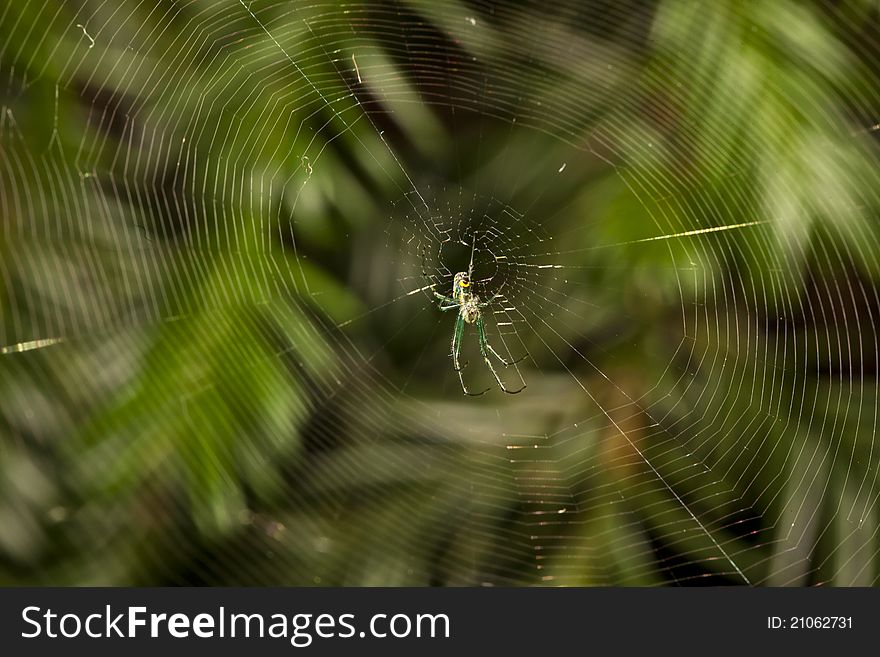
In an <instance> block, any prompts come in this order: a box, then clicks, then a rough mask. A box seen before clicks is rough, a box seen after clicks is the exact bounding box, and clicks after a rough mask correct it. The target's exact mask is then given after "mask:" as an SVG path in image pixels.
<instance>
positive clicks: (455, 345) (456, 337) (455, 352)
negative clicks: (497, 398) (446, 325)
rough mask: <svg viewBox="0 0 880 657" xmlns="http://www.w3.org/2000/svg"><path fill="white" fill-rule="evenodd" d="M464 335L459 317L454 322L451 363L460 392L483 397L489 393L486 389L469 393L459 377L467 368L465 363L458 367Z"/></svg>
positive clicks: (462, 378)
mask: <svg viewBox="0 0 880 657" xmlns="http://www.w3.org/2000/svg"><path fill="white" fill-rule="evenodd" d="M462 335H464V318H462V316H461V315H459V316H458V319H456V320H455V331H454V332H453V334H452V362H453V366H454V368H455V371H456V372H458V380H459V382H460V383H461V390H462V392H464V394H466V395H468V396H469V397H479V396H480V395H485V394H486V393H487V392H489V390H490V389H489V388H486V389H485V390H483V391H482V392H471V391H470V390H468V389H467V386H466V385H465V384H464V377H463V376H462V375H461V370H462V368H464V367H465V366H467V362H465V364H464V365H462V366H459V364H458V357H459V355H460V353H461V338H462Z"/></svg>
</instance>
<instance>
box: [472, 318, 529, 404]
mask: <svg viewBox="0 0 880 657" xmlns="http://www.w3.org/2000/svg"><path fill="white" fill-rule="evenodd" d="M477 334H478V335H479V338H480V353H482V354H483V360H484V361H485V362H486V365H488V366H489V371H491V372H492V376H494V377H495V380H496V381H497V382H498V387H499V388H501V389H502V390H503V391H504V392H506V393H507V394H508V395H515V394H517V393H518V392H522V391H523V390H525V389H526V384H525V381H523V386H522V388H520V389H519V390H508V389H507V388H506V387H505V386H504V382H503V381H501V377H500V376H498V372H496V371H495V366H494V365H492V361H491V360H489V350H490V349H491V350H492V353H493V354H495V355H496V356H497V355H498V354H497V352H496V351H495V350H494V349H492V347H491V346H490V345H489V341H488V340H486V328H485V326H484V325H483V318H482V317H480V318H479V319H477ZM499 358H500V356H499ZM502 362H504V363H505V365H506V364H507V363H506V362H505V361H504V360H503V359H502ZM511 364H512V363H511Z"/></svg>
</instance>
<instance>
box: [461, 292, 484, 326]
mask: <svg viewBox="0 0 880 657" xmlns="http://www.w3.org/2000/svg"><path fill="white" fill-rule="evenodd" d="M461 318H462V319H463V320H464V321H466V322H467V323H468V324H473V323H474V322H476V321H477V320H478V319H479V318H480V301H479V299H478V298H477V297H475V296H471V295H468V298H467V299H466V300H465V301H463V302H462V304H461Z"/></svg>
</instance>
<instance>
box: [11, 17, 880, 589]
mask: <svg viewBox="0 0 880 657" xmlns="http://www.w3.org/2000/svg"><path fill="white" fill-rule="evenodd" d="M27 5H28V6H27V7H15V6H12V5H9V6H7V8H6V9H5V10H4V11H3V13H2V15H0V30H2V32H3V33H4V34H5V35H8V39H6V41H5V44H4V45H3V46H2V47H0V80H2V81H3V82H2V84H3V85H4V87H5V94H4V100H3V107H2V114H0V140H2V141H0V143H2V153H0V171H2V191H3V194H2V202H0V208H2V212H3V216H4V217H5V220H4V226H3V233H2V235H3V237H2V240H0V248H2V249H3V256H2V260H0V263H2V265H0V266H2V269H0V272H2V279H0V280H2V281H3V295H2V299H3V301H2V304H3V306H2V322H0V345H3V347H2V352H3V353H2V356H0V357H2V362H0V368H2V369H3V370H4V376H3V378H2V381H3V383H2V384H0V388H2V390H0V392H2V394H3V397H4V399H6V400H7V402H5V403H4V405H3V410H2V412H0V418H2V427H3V434H2V435H3V449H4V451H5V452H6V454H7V455H8V458H5V459H4V461H3V465H2V466H0V484H2V486H3V490H4V495H3V506H2V510H3V514H4V516H3V517H8V518H10V519H12V520H11V521H10V526H11V527H12V528H13V529H11V530H10V531H9V532H8V535H7V536H6V537H4V538H0V551H2V553H3V554H4V556H5V558H6V561H7V563H8V564H10V565H9V566H4V571H3V572H4V578H5V580H7V581H11V582H40V583H55V584H58V583H126V584H128V583H135V584H137V583H142V584H157V583H218V584H309V583H317V584H350V585H351V584H355V585H373V584H382V585H393V584H408V585H425V584H467V585H478V584H485V585H494V584H540V583H546V584H556V585H594V584H641V585H654V584H668V583H684V584H693V583H703V582H706V583H738V584H822V583H831V584H842V585H855V584H874V583H875V582H876V578H877V577H878V572H877V563H878V559H877V553H878V549H880V544H878V536H877V528H878V506H877V499H878V494H880V486H878V484H880V482H878V480H877V477H878V467H880V462H878V458H880V455H878V454H877V451H876V450H875V438H876V427H877V413H876V409H877V405H878V404H877V402H878V399H877V389H876V385H875V381H874V378H875V376H876V354H877V336H876V332H875V329H874V325H875V321H874V314H875V313H876V312H878V308H880V304H878V297H877V293H876V287H875V279H876V275H877V272H878V263H877V260H876V257H875V256H874V253H875V252H876V249H874V248H873V247H874V246H875V245H876V244H877V234H876V228H875V225H874V224H875V223H876V222H875V221H874V217H875V216H876V215H875V210H876V208H877V207H878V198H877V195H876V192H875V190H876V189H878V188H880V186H878V185H877V183H878V180H877V171H878V169H877V167H876V159H875V158H876V151H875V147H874V144H873V141H872V139H873V135H874V129H873V128H871V127H870V126H872V125H874V124H875V123H876V111H875V108H876V106H877V102H876V100H877V99H876V91H874V90H875V89H876V88H877V87H876V86H872V84H873V83H875V82H876V81H875V75H874V71H872V70H871V69H870V68H869V65H867V64H862V63H860V62H866V61H876V57H874V56H873V55H875V54H876V53H875V43H876V40H875V37H876V35H875V34H874V33H873V32H872V28H871V27H870V25H871V23H870V20H868V18H869V15H868V14H861V13H859V12H857V11H855V10H852V11H849V10H848V11H844V10H836V11H835V12H833V11H832V10H830V9H828V10H827V12H825V13H822V12H821V11H819V10H818V9H812V8H804V7H799V6H798V5H796V4H795V3H791V4H788V3H778V4H776V5H775V8H773V9H761V8H752V9H749V10H748V11H749V12H751V13H745V12H746V11H747V9H745V8H743V7H741V6H739V4H738V3H730V5H729V6H728V4H725V3H719V4H718V5H717V6H715V7H711V8H710V7H706V8H695V7H691V8H690V9H688V8H687V7H685V6H684V5H677V6H676V3H671V2H660V3H657V4H656V5H654V6H651V7H646V6H642V5H641V4H639V3H632V4H629V3H605V2H588V3H558V4H557V5H555V6H554V7H553V8H552V9H549V10H548V9H547V8H546V7H542V6H541V5H540V4H539V3H522V4H516V5H513V4H510V5H508V4H506V3H486V2H474V3H467V4H465V3H459V2H452V1H450V0H444V1H443V2H431V3H427V2H404V3H345V4H335V3H326V2H315V3H309V4H304V3H278V2H259V1H257V0H254V1H253V2H247V1H246V0H229V1H227V0H222V1H220V0H216V1H210V2H175V3H155V4H151V3H120V4H118V5H108V4H106V3H98V2H96V3H91V2H86V3H81V4H77V5H75V6H73V5H63V4H56V3H53V2H35V3H27ZM792 26H795V27H797V28H798V30H800V32H799V33H801V34H811V35H816V34H818V35H820V36H822V35H825V37H824V40H821V43H822V44H823V47H822V48H818V47H817V48H816V49H815V50H808V49H802V48H800V47H798V46H797V44H792V43H789V42H788V41H787V38H788V37H786V34H787V33H788V32H789V31H792V33H794V32H796V31H797V30H794V28H792ZM731 35H733V36H731ZM818 38H819V37H817V39H818ZM725 39H726V40H725ZM725 43H733V44H736V45H735V46H734V47H733V50H732V51H725V50H724V47H723V46H724V44H725ZM810 43H814V42H813V41H811V42H810ZM777 47H779V48H781V49H782V50H783V52H781V53H779V52H777V51H776V48H777ZM786 49H787V50H786ZM768 53H769V54H768ZM762 58H763V59H762ZM719 62H720V63H719ZM756 62H757V63H756ZM768 69H770V70H772V71H773V72H775V73H776V74H778V75H777V77H778V78H779V79H780V80H784V81H786V82H785V83H783V82H779V83H778V85H777V84H775V83H774V82H773V76H772V75H770V74H768V73H766V71H767V70H768ZM756 71H757V72H756ZM760 71H765V73H760ZM768 80H769V82H768ZM786 84H787V85H788V86H785V85H786ZM762 85H764V86H762ZM768 97H769V98H770V99H771V100H770V101H765V100H764V99H766V98H768ZM872 117H873V118H872ZM820 190H821V191H820ZM471 258H472V263H473V285H474V291H475V293H476V294H478V295H479V296H480V298H481V299H482V300H484V301H486V300H488V301H490V304H489V306H488V307H487V308H486V309H484V311H483V316H484V318H485V320H486V323H487V332H488V340H489V343H490V344H491V345H492V346H493V348H494V349H496V350H497V351H498V353H499V354H500V355H501V356H502V357H503V358H504V359H505V360H508V361H517V360H518V359H519V357H521V356H525V358H524V359H523V360H522V361H518V362H516V363H514V364H512V365H510V366H509V367H504V366H499V367H498V371H499V375H500V376H501V379H502V380H503V381H504V382H505V385H506V386H507V387H509V388H510V389H511V390H517V389H519V388H521V387H522V386H524V385H526V386H527V388H526V389H525V390H524V391H523V392H522V393H521V394H517V395H505V394H504V393H503V392H502V391H501V390H500V389H498V387H497V386H496V385H495V382H494V379H493V378H492V376H491V373H490V372H489V371H488V370H487V369H486V368H485V367H484V366H483V364H482V359H481V358H480V355H479V350H478V345H477V338H476V335H474V334H473V333H472V332H468V333H467V334H466V335H465V338H464V347H463V356H462V358H463V360H465V361H468V362H469V364H468V366H467V367H466V368H464V370H463V372H462V375H463V377H464V380H465V382H466V383H467V385H468V386H469V388H470V387H472V388H473V389H474V390H482V389H484V388H490V390H489V392H488V393H487V394H486V395H483V396H482V397H479V398H477V399H472V398H463V397H462V395H461V385H460V383H459V379H458V375H457V373H456V372H454V371H453V368H452V362H451V359H450V358H449V341H450V339H451V336H452V331H453V324H454V319H455V318H454V316H452V315H453V313H441V312H439V310H438V309H437V303H436V299H435V297H434V295H433V291H437V292H439V293H440V294H447V295H448V294H449V293H450V291H451V285H452V278H453V276H454V274H455V273H456V272H458V271H465V270H467V269H468V265H469V264H470V262H471Z"/></svg>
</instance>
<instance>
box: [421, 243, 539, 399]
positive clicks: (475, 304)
mask: <svg viewBox="0 0 880 657" xmlns="http://www.w3.org/2000/svg"><path fill="white" fill-rule="evenodd" d="M475 243H476V242H475ZM473 270H474V251H473V247H471V262H470V265H469V266H468V270H467V271H460V272H458V273H457V274H456V275H455V276H454V278H453V280H452V296H451V297H447V296H445V295H443V294H440V293H439V292H437V290H434V289H433V286H432V288H431V291H432V292H433V293H434V296H435V297H436V298H437V299H439V300H440V304H439V308H440V310H442V311H444V312H445V311H447V310H458V317H457V318H456V320H455V330H454V331H453V332H452V363H453V369H454V370H455V371H456V372H458V380H459V381H460V382H461V389H462V391H463V392H464V394H466V395H470V396H471V397H479V396H480V395H485V394H486V393H487V392H489V390H491V388H486V389H485V390H483V391H482V392H470V391H469V390H468V389H467V386H466V385H465V384H464V377H462V375H461V371H462V369H464V368H465V367H467V361H465V363H464V365H460V364H459V355H460V354H461V339H462V336H463V335H464V325H465V324H476V325H477V336H478V338H479V342H480V353H481V354H482V355H483V360H484V361H485V363H486V365H487V366H488V367H489V371H491V372H492V376H494V377H495V381H497V382H498V387H500V388H501V389H502V390H503V391H504V392H506V393H507V394H509V395H515V394H517V393H519V392H522V391H523V390H525V388H526V385H525V383H523V386H522V388H519V389H518V390H510V389H509V388H507V387H505V385H504V383H503V382H502V381H501V377H499V376H498V372H497V371H496V370H495V366H494V365H492V361H491V360H489V354H490V353H491V354H492V355H493V356H495V358H497V359H498V360H499V361H501V364H502V365H504V367H510V366H511V365H514V364H516V363H518V362H520V361H521V360H523V358H525V357H526V356H527V355H528V354H525V355H523V356H521V357H520V358H517V359H516V360H513V361H507V360H505V359H504V358H502V357H501V354H499V353H498V352H497V351H495V348H494V347H493V346H492V345H491V344H489V341H488V340H487V339H486V326H485V324H484V322H483V312H482V311H483V308H486V307H487V306H489V305H490V304H491V303H492V302H493V301H494V300H495V299H497V298H498V297H499V296H501V295H498V294H496V295H493V296H492V298H491V299H489V300H488V301H480V297H478V296H477V295H476V294H474V293H473V292H471V291H470V287H471V283H472V278H471V277H472V274H473ZM422 273H423V275H424V276H425V277H426V278H427V277H428V276H427V274H426V273H425V272H424V271H423V272H422Z"/></svg>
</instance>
